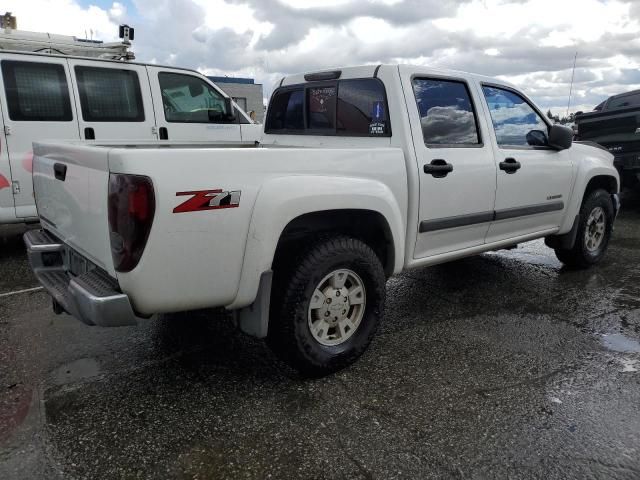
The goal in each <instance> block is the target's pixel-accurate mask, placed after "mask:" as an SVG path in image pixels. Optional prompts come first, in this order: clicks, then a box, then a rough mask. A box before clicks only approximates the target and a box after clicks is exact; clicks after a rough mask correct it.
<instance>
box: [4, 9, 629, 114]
mask: <svg viewBox="0 0 640 480" xmlns="http://www.w3.org/2000/svg"><path fill="white" fill-rule="evenodd" d="M3 3H4V7H5V8H6V10H9V11H11V12H13V13H14V15H16V16H17V17H18V28H20V29H22V30H33V31H48V32H51V33H60V34H66V35H76V36H80V37H84V36H85V32H87V35H89V36H90V35H91V33H90V32H91V30H93V38H95V39H100V40H107V41H109V40H115V39H116V37H117V25H118V24H120V23H123V22H126V23H129V24H130V25H132V26H134V27H135V29H136V38H135V41H134V48H133V51H134V52H135V53H136V56H137V58H138V59H139V60H141V61H149V62H157V63H162V64H170V65H177V66H183V67H191V68H195V69H198V70H200V71H202V72H203V73H207V74H216V75H219V74H227V75H240V76H251V77H254V78H256V79H257V81H258V82H261V83H263V84H264V89H265V97H268V96H269V95H270V93H271V90H272V88H273V85H274V83H275V82H276V81H277V80H279V79H280V78H281V77H282V76H283V75H285V74H288V73H293V72H300V71H307V70H315V69H320V68H326V67H331V66H339V65H353V64H362V63H384V62H394V63H395V62H402V63H413V64H421V65H430V66H435V67H443V68H455V69H458V70H466V71H471V72H476V73H483V74H486V75H491V76H500V77H502V78H505V79H507V80H509V81H511V82H513V83H515V84H516V85H519V86H521V87H522V88H524V89H525V91H526V92H527V93H528V94H529V95H530V96H532V97H533V98H534V100H535V101H536V102H537V103H538V104H539V105H541V106H542V107H543V108H545V109H547V108H551V110H552V111H553V112H554V113H559V114H564V113H565V112H566V108H567V99H568V94H569V84H570V80H571V68H572V65H573V58H574V54H575V52H578V61H577V68H576V72H575V83H574V99H573V101H572V108H571V110H572V111H576V110H590V109H592V108H593V106H595V105H596V104H598V103H599V102H600V101H602V100H603V99H605V98H606V97H607V96H609V95H611V94H615V93H620V92H623V91H627V90H631V89H634V88H640V0H120V1H118V2H113V1H111V0H5V1H4V2H3Z"/></svg>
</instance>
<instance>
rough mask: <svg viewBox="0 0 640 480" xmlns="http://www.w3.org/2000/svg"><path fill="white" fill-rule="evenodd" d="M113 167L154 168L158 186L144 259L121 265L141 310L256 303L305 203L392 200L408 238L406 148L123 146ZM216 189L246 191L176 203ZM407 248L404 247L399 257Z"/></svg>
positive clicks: (310, 206) (392, 212)
mask: <svg viewBox="0 0 640 480" xmlns="http://www.w3.org/2000/svg"><path fill="white" fill-rule="evenodd" d="M109 168H110V171H111V172H117V173H130V174H139V175H147V176H149V177H150V178H151V179H152V181H153V184H154V188H155V192H156V215H155V218H154V222H153V226H152V229H151V233H150V235H149V240H148V243H147V246H146V248H145V251H144V254H143V255H142V258H141V260H140V263H139V264H138V266H137V267H136V268H135V269H134V270H133V271H131V272H129V273H126V274H124V273H119V274H118V281H119V283H120V286H121V288H122V290H123V291H124V292H125V293H128V294H129V295H130V296H131V298H132V300H133V302H134V305H135V308H136V309H137V310H138V311H139V312H141V313H149V314H150V313H159V312H175V311H181V310H189V309H196V308H206V307H213V306H227V307H230V308H239V307H242V306H246V305H248V304H250V303H251V302H252V301H253V299H254V298H255V294H256V292H257V287H258V281H259V276H260V274H261V273H262V272H263V271H264V270H268V269H269V268H270V266H271V262H272V258H273V254H274V252H275V248H276V245H277V241H278V238H279V235H280V233H281V232H282V230H283V229H284V227H285V226H286V225H287V224H288V223H289V222H290V221H291V220H293V219H294V218H295V217H297V216H298V215H301V214H304V213H309V212H312V211H319V210H327V209H332V208H368V209H372V210H376V209H379V210H383V211H381V212H380V213H382V214H383V215H385V217H390V220H391V223H393V225H392V229H393V230H394V235H398V241H397V242H396V243H397V244H398V245H401V246H402V245H403V241H404V232H405V230H406V195H407V193H406V190H407V187H406V172H405V166H404V158H403V154H402V151H401V150H399V149H392V148H386V149H355V148H352V149H326V148H323V149H304V148H256V149H246V148H244V149H243V148H225V149H196V148H192V149H114V150H111V152H110V157H109ZM217 189H222V190H224V191H241V194H240V202H239V205H238V206H237V208H225V209H219V210H203V211H192V212H183V213H173V210H174V209H175V207H176V206H177V205H179V204H181V203H182V202H184V201H185V200H186V199H187V198H188V197H184V196H176V193H178V192H185V191H200V190H217ZM403 257H404V252H403V250H402V249H401V253H400V255H398V254H396V258H397V259H399V261H400V262H402V259H403ZM240 287H242V292H241V295H240V297H241V298H237V297H238V293H239V288H240Z"/></svg>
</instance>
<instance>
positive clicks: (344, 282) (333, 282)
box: [308, 269, 366, 346]
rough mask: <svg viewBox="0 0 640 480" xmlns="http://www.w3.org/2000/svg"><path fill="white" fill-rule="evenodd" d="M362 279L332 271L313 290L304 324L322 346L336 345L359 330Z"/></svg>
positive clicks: (362, 303)
mask: <svg viewBox="0 0 640 480" xmlns="http://www.w3.org/2000/svg"><path fill="white" fill-rule="evenodd" d="M365 301H366V296H365V289H364V283H363V282H362V279H361V278H360V277H359V276H358V274H356V273H355V272H353V271H352V270H348V269H340V270H334V271H333V272H331V273H329V274H328V275H327V276H325V277H324V278H323V279H322V280H321V281H320V283H319V284H318V286H317V287H316V289H315V291H314V293H313V296H312V297H311V302H310V303H309V313H308V323H309V330H310V331H311V334H312V335H313V338H314V339H315V340H316V341H318V342H319V343H321V344H322V345H328V346H333V345H340V344H341V343H343V342H345V341H346V340H347V339H349V338H350V337H351V336H352V335H353V334H354V333H355V331H356V330H357V329H358V327H359V326H360V323H361V321H362V317H363V316H364V309H365Z"/></svg>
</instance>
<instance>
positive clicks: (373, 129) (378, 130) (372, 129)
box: [369, 122, 385, 135]
mask: <svg viewBox="0 0 640 480" xmlns="http://www.w3.org/2000/svg"><path fill="white" fill-rule="evenodd" d="M384 126H385V124H384V122H371V123H370V124H369V135H384Z"/></svg>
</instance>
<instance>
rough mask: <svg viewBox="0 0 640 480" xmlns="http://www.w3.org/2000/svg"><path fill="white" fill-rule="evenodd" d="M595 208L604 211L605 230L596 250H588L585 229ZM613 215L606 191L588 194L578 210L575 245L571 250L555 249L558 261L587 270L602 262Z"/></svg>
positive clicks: (611, 228) (598, 190) (609, 198)
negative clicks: (578, 220)
mask: <svg viewBox="0 0 640 480" xmlns="http://www.w3.org/2000/svg"><path fill="white" fill-rule="evenodd" d="M596 208H602V210H603V211H604V216H605V229H604V236H603V237H602V240H601V242H600V245H599V246H598V248H597V249H595V250H590V249H589V248H587V238H586V232H587V228H589V225H588V220H589V216H590V215H591V212H593V211H594V210H595V209H596ZM613 215H614V211H613V202H612V201H611V195H610V194H609V193H608V192H607V191H605V190H602V189H597V190H594V191H592V192H591V193H589V194H588V195H587V197H586V198H585V199H584V201H583V202H582V207H581V208H580V223H579V224H578V232H577V235H576V241H575V244H574V245H573V248H571V249H561V248H556V249H555V252H556V257H558V260H560V261H561V262H562V263H564V264H565V265H567V266H569V267H573V268H588V267H590V266H591V265H594V264H596V263H598V262H599V261H600V260H602V258H603V257H604V255H605V253H606V251H607V247H608V246H609V240H610V238H611V232H612V231H613V220H614V217H613Z"/></svg>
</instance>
